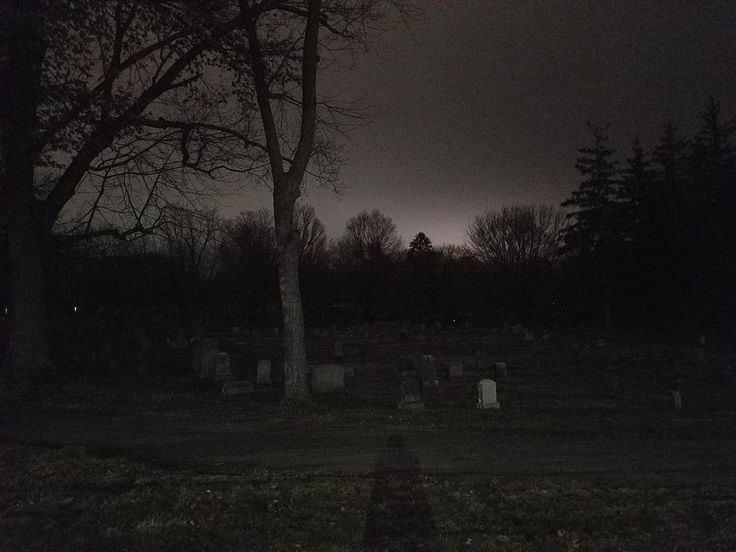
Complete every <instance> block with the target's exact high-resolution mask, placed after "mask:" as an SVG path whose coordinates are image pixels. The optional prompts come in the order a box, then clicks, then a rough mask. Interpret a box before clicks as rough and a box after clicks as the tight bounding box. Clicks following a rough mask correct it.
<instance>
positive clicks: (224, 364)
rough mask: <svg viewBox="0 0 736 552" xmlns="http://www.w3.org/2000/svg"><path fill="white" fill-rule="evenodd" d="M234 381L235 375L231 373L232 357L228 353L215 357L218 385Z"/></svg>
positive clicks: (218, 354)
mask: <svg viewBox="0 0 736 552" xmlns="http://www.w3.org/2000/svg"><path fill="white" fill-rule="evenodd" d="M232 380H233V373H232V372H231V371H230V355H229V354H227V353H217V356H216V357H215V381H216V382H217V383H225V382H226V381H232Z"/></svg>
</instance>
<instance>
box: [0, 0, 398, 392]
mask: <svg viewBox="0 0 736 552" xmlns="http://www.w3.org/2000/svg"><path fill="white" fill-rule="evenodd" d="M384 4H385V5H391V4H392V2H382V1H380V0H354V1H348V2H345V1H342V0H341V1H337V0H334V1H328V0H325V1H324V2H321V1H320V0H309V1H306V0H305V1H304V2H292V1H286V0H283V1H278V0H272V1H255V0H252V1H251V0H239V1H237V2H235V0H215V1H206V2H205V1H200V0H194V1H191V2H181V1H176V0H174V1H170V2H169V1H167V2H139V1H135V0H77V1H75V2H71V1H63V2H51V1H50V0H8V1H7V2H3V3H2V4H0V21H2V27H1V28H0V48H1V49H2V51H1V55H0V62H1V63H2V74H3V77H4V78H3V79H2V81H3V82H2V98H1V100H2V101H0V122H1V123H2V129H3V132H2V154H1V157H2V159H3V168H2V175H3V176H2V177H3V182H2V190H1V191H0V192H1V193H2V195H3V198H2V199H3V201H2V205H4V206H7V207H8V208H7V209H6V210H5V213H4V218H5V221H6V222H5V224H6V225H7V228H8V230H7V239H8V250H9V260H10V282H11V283H10V288H11V290H10V291H11V293H10V294H11V302H12V305H13V311H14V313H13V314H14V328H13V332H12V337H11V346H10V347H9V349H8V354H7V358H6V360H7V364H8V365H9V366H10V368H11V369H12V371H13V372H14V373H15V376H16V379H18V380H19V381H21V382H22V383H27V382H29V381H30V380H31V379H32V378H33V376H34V374H36V373H38V372H40V371H42V370H44V369H46V368H47V367H48V366H49V365H50V363H49V357H48V352H47V344H46V337H45V333H44V320H45V312H44V299H43V297H44V294H43V281H44V277H43V265H44V255H45V249H46V243H47V242H48V239H49V237H50V235H51V231H52V229H53V228H54V226H55V225H57V224H58V223H60V222H63V223H65V224H63V225H62V226H64V227H65V228H66V229H70V230H72V231H73V232H75V233H76V234H77V235H80V234H83V235H86V236H100V235H110V236H115V237H118V238H126V237H128V236H130V235H132V234H134V233H139V232H146V231H152V230H153V229H155V228H157V227H159V226H160V225H161V224H162V222H164V221H165V220H166V216H167V209H168V207H169V206H171V205H174V206H182V205H184V206H187V207H190V208H191V206H192V205H193V203H194V204H196V203H197V202H198V200H199V199H201V198H202V197H203V196H206V195H207V194H210V193H212V180H209V181H208V180H207V178H210V179H219V178H222V177H223V176H224V175H225V174H242V175H245V177H246V178H248V179H252V178H257V179H261V180H264V181H270V182H271V183H272V185H273V198H274V213H275V221H276V237H277V243H278V248H279V267H280V274H281V277H280V279H279V282H280V283H281V287H282V289H281V296H282V304H283V307H284V308H283V312H284V327H285V332H284V340H285V342H284V345H285V372H286V399H287V400H301V399H303V398H304V397H306V395H307V385H306V361H305V353H304V342H303V341H304V340H303V317H302V313H301V306H300V304H301V299H300V293H299V288H298V257H299V255H298V251H299V246H298V242H299V237H298V232H297V231H296V229H295V226H294V216H293V215H294V205H295V202H296V200H297V198H298V197H299V195H300V192H301V186H302V183H303V181H304V178H305V175H307V176H310V175H311V176H312V177H313V178H314V179H316V180H318V181H320V182H323V183H325V184H328V185H334V184H335V177H336V173H335V164H334V161H335V156H334V155H333V153H334V151H335V150H334V149H333V148H331V147H330V140H329V138H328V132H329V131H330V130H333V129H335V127H336V125H337V124H338V121H339V120H340V118H341V117H345V116H350V115H351V113H350V112H349V110H347V109H346V108H345V107H344V106H339V105H336V104H335V103H334V102H333V103H331V102H327V101H323V100H322V99H319V98H318V95H317V87H316V82H317V67H318V64H319V63H320V61H322V63H325V61H328V60H329V57H330V53H331V52H335V51H339V50H340V49H341V48H344V47H347V46H348V45H350V44H354V43H361V42H362V41H363V40H364V39H365V36H366V33H367V32H368V31H370V30H371V29H372V22H374V21H376V20H378V19H380V18H381V16H382V15H383V7H382V6H384ZM320 29H324V31H325V32H324V33H322V34H320ZM323 58H324V59H323ZM233 97H236V98H237V100H238V101H237V102H235V101H232V99H233ZM310 167H312V168H311V169H310ZM202 177H205V178H204V179H203V178H202ZM185 192H186V193H185Z"/></svg>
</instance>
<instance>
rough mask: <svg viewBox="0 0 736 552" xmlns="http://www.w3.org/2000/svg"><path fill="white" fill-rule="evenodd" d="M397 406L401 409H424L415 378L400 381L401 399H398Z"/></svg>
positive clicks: (420, 391)
mask: <svg viewBox="0 0 736 552" xmlns="http://www.w3.org/2000/svg"><path fill="white" fill-rule="evenodd" d="M399 408H400V409H401V410H422V409H424V401H423V400H422V390H421V387H420V386H419V382H418V381H417V380H414V379H408V380H405V381H402V382H401V399H400V400H399Z"/></svg>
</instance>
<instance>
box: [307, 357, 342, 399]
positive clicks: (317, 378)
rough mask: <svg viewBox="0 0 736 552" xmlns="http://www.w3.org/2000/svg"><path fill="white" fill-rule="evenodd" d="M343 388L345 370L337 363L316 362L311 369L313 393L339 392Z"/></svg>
mask: <svg viewBox="0 0 736 552" xmlns="http://www.w3.org/2000/svg"><path fill="white" fill-rule="evenodd" d="M344 390H345V370H344V369H343V367H342V366H340V365H339V364H318V365H317V366H315V367H314V368H313V369H312V391H313V392H314V393H339V392H341V391H344Z"/></svg>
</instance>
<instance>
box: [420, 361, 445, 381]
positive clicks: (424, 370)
mask: <svg viewBox="0 0 736 552" xmlns="http://www.w3.org/2000/svg"><path fill="white" fill-rule="evenodd" d="M419 366H420V369H421V375H422V386H423V387H437V386H438V385H439V384H440V382H439V380H438V379H437V373H436V370H435V364H434V357H433V356H432V355H422V357H421V358H420V359H419Z"/></svg>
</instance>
